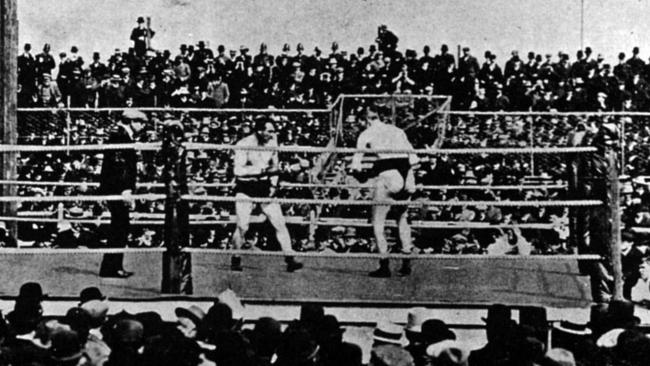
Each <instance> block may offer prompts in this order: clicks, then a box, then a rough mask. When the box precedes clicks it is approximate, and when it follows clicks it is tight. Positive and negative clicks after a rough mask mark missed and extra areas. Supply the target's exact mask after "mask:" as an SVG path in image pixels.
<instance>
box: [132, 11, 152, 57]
mask: <svg viewBox="0 0 650 366" xmlns="http://www.w3.org/2000/svg"><path fill="white" fill-rule="evenodd" d="M154 34H156V32H154V31H152V30H151V29H148V28H147V27H146V25H145V22H144V18H143V17H138V26H137V27H135V28H133V30H132V31H131V40H132V41H133V49H134V50H135V54H136V56H138V57H144V55H145V53H147V47H148V44H147V43H149V42H148V40H150V39H151V38H153V36H154Z"/></svg>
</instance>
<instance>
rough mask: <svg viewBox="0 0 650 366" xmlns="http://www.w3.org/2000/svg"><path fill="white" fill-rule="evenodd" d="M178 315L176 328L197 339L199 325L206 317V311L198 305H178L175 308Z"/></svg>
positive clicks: (186, 335)
mask: <svg viewBox="0 0 650 366" xmlns="http://www.w3.org/2000/svg"><path fill="white" fill-rule="evenodd" d="M175 313H176V317H177V319H178V320H177V325H176V328H177V329H178V330H180V331H181V333H183V335H184V336H185V337H187V338H189V339H196V337H197V336H198V331H199V327H200V326H201V324H202V323H203V319H204V318H205V312H204V311H203V310H202V309H201V308H199V307H198V306H196V305H190V306H189V307H187V308H183V307H178V308H176V310H175Z"/></svg>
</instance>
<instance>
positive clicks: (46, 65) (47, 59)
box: [36, 43, 56, 78]
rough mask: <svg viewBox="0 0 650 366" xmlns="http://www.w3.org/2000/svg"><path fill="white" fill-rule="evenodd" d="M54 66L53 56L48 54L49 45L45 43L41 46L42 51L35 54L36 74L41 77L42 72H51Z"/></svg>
mask: <svg viewBox="0 0 650 366" xmlns="http://www.w3.org/2000/svg"><path fill="white" fill-rule="evenodd" d="M55 67H56V62H55V61H54V57H52V55H51V54H50V45H49V43H46V44H45V45H44V46H43V52H41V53H39V54H38V55H36V76H38V77H39V78H41V77H43V74H51V73H52V70H54V68H55Z"/></svg>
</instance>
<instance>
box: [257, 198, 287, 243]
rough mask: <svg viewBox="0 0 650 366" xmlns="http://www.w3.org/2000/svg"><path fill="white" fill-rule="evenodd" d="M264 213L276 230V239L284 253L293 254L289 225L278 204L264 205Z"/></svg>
mask: <svg viewBox="0 0 650 366" xmlns="http://www.w3.org/2000/svg"><path fill="white" fill-rule="evenodd" d="M262 212H264V215H266V217H267V218H268V220H269V222H270V223H271V225H273V228H274V229H275V237H276V238H277V239H278V243H280V247H282V251H283V252H286V253H289V252H293V248H292V247H291V236H290V235H289V230H287V223H286V221H285V219H284V215H283V214H282V209H281V208H280V205H279V204H277V203H269V204H265V205H262Z"/></svg>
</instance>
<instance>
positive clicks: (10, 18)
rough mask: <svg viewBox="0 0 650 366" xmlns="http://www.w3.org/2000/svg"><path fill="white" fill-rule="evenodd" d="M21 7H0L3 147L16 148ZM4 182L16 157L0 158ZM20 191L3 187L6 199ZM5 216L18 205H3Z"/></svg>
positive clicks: (9, 3) (8, 2)
mask: <svg viewBox="0 0 650 366" xmlns="http://www.w3.org/2000/svg"><path fill="white" fill-rule="evenodd" d="M17 8H18V5H17V0H3V1H2V3H1V5H0V13H1V17H0V22H1V24H0V43H1V44H0V46H1V49H2V58H1V61H0V78H1V79H2V82H0V110H1V112H0V119H1V120H2V121H1V123H0V136H2V143H3V144H12V145H13V144H16V136H17V130H16V125H17V116H16V103H17V94H18V93H17V90H18V54H17V52H18V15H17V14H18V11H17ZM0 165H1V166H2V175H1V176H2V178H3V179H14V178H15V177H16V153H3V154H0ZM16 193H17V187H15V186H10V185H3V186H2V192H1V193H0V194H1V195H3V196H15V195H16ZM1 211H2V215H3V216H15V215H16V203H4V204H3V205H2V209H1ZM7 224H8V226H7V228H8V229H9V230H10V231H11V232H12V234H14V236H15V234H16V223H15V222H14V223H7Z"/></svg>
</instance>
